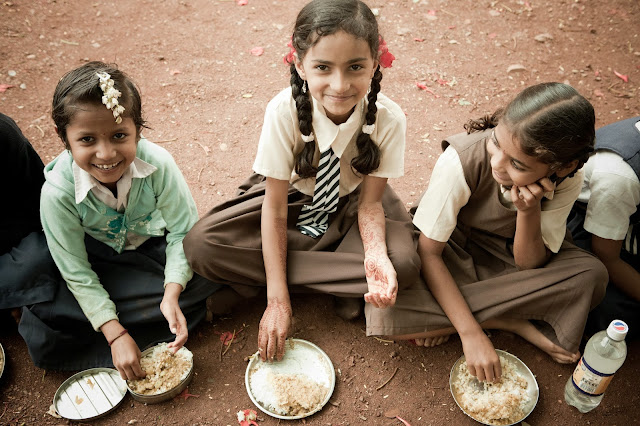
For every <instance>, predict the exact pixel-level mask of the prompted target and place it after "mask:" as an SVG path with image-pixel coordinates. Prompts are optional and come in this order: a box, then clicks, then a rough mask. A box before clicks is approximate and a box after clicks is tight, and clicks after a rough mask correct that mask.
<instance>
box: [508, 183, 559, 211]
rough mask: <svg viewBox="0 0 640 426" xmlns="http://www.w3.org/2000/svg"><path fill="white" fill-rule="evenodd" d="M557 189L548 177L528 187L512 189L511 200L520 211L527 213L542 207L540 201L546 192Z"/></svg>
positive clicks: (514, 187)
mask: <svg viewBox="0 0 640 426" xmlns="http://www.w3.org/2000/svg"><path fill="white" fill-rule="evenodd" d="M554 189H555V184H554V183H553V182H551V180H550V179H549V178H547V177H544V178H542V179H540V180H539V181H537V182H534V183H532V184H529V185H527V186H516V185H513V186H512V187H511V199H512V200H513V205H514V206H515V208H516V209H518V211H527V210H530V209H533V208H536V207H538V208H539V207H540V201H541V200H542V197H543V196H544V193H545V192H550V191H553V190H554Z"/></svg>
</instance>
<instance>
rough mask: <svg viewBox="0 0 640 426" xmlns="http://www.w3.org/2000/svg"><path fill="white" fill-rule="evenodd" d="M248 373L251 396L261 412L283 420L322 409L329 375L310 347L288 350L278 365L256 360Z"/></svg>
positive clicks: (327, 389)
mask: <svg viewBox="0 0 640 426" xmlns="http://www.w3.org/2000/svg"><path fill="white" fill-rule="evenodd" d="M256 361H257V365H256V367H255V368H254V369H253V370H252V371H251V372H250V376H249V386H250V388H251V394H252V395H253V397H254V398H255V399H256V400H257V401H258V402H259V403H260V404H262V406H263V407H264V408H266V409H267V410H268V411H271V412H272V413H276V414H279V415H283V416H298V415H302V414H306V413H309V412H311V411H314V410H315V409H316V408H318V407H319V406H321V405H322V403H323V402H324V400H325V398H326V396H327V393H328V392H329V386H330V374H329V371H328V369H327V366H326V364H325V361H324V360H323V358H321V356H320V355H319V354H318V353H317V352H315V351H314V350H313V349H312V348H310V347H305V346H304V345H296V346H295V348H294V349H290V348H288V349H287V351H286V353H285V356H284V358H283V359H282V361H280V362H272V363H266V362H262V361H260V360H259V359H258V360H256Z"/></svg>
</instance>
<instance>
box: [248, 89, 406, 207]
mask: <svg viewBox="0 0 640 426" xmlns="http://www.w3.org/2000/svg"><path fill="white" fill-rule="evenodd" d="M311 99H312V102H313V133H314V134H315V138H316V140H315V141H314V142H308V143H315V144H316V153H315V156H314V165H316V166H317V164H318V161H319V159H320V152H324V151H326V150H327V149H329V147H331V148H332V149H333V152H334V153H335V155H336V156H337V157H338V158H340V196H341V197H342V196H343V195H346V194H349V193H351V192H353V190H355V189H356V188H357V187H358V185H359V184H360V182H362V179H363V176H362V175H359V174H357V173H356V172H354V170H353V169H352V167H351V160H352V159H353V158H354V157H355V156H357V155H358V149H357V148H356V139H357V137H358V135H359V134H360V132H361V129H362V125H363V124H364V123H365V120H364V114H365V108H366V107H367V102H366V98H363V99H362V100H361V101H360V102H358V104H357V105H356V106H355V108H354V112H353V113H352V114H351V116H350V117H349V119H348V120H347V121H346V122H345V123H342V124H339V125H338V124H334V123H333V122H332V121H331V120H330V119H329V118H328V117H327V115H326V113H325V111H324V107H323V106H322V105H321V104H320V103H319V102H317V101H316V100H315V99H314V98H313V97H312V98H311ZM376 106H377V107H378V112H377V114H376V123H375V129H374V131H373V133H372V134H371V139H372V140H373V141H374V142H375V143H376V144H377V145H378V147H379V148H380V166H379V167H378V169H377V170H375V171H374V172H372V173H370V174H369V175H370V176H377V177H382V178H397V177H400V176H402V175H403V174H404V147H405V133H406V128H407V120H406V117H405V115H404V112H402V109H400V107H399V106H398V105H397V104H396V103H395V102H393V101H392V100H391V99H389V98H387V97H386V96H384V95H383V94H381V93H379V94H378V100H377V102H376ZM304 144H305V142H303V141H302V138H301V133H300V128H299V125H298V114H297V109H296V103H295V101H294V100H293V98H292V96H291V87H289V88H287V89H284V90H283V91H281V92H280V93H279V94H277V95H276V96H275V97H274V98H273V99H272V100H271V101H270V102H269V104H268V105H267V109H266V112H265V114H264V124H263V126H262V132H261V134H260V141H259V143H258V153H257V155H256V159H255V161H254V163H253V170H254V171H255V172H256V173H259V174H261V175H263V176H266V177H270V178H274V179H280V180H288V181H289V182H291V183H292V184H293V186H294V187H295V188H296V189H297V190H298V191H300V192H302V193H304V194H307V195H311V196H312V195H313V191H314V188H315V177H312V178H309V179H300V178H299V177H298V175H297V174H296V173H295V171H294V158H295V155H296V154H297V153H298V152H300V151H302V148H303V147H304ZM318 147H319V149H318Z"/></svg>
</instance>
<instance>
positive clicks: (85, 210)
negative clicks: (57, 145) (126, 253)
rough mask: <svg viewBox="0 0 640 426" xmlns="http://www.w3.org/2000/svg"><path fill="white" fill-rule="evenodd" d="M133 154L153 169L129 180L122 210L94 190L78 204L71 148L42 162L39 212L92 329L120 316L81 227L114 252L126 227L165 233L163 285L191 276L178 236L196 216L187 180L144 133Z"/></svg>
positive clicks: (62, 270)
mask: <svg viewBox="0 0 640 426" xmlns="http://www.w3.org/2000/svg"><path fill="white" fill-rule="evenodd" d="M136 156H137V157H138V158H139V159H141V160H143V161H145V162H147V163H149V164H151V165H153V166H155V167H156V168H157V170H156V171H155V172H153V173H152V174H151V175H149V176H147V177H145V178H142V179H140V178H134V179H133V180H132V183H131V190H130V192H129V198H128V203H127V208H126V209H125V211H124V212H122V213H119V212H117V211H115V210H114V209H112V208H110V207H108V206H107V205H105V204H104V203H103V202H102V201H100V200H98V199H97V198H96V197H95V195H94V194H93V193H92V192H89V193H88V194H87V197H86V198H85V199H84V200H83V201H82V202H81V203H80V204H76V201H75V181H74V177H73V169H72V163H73V157H72V156H71V153H70V152H69V151H64V152H63V153H61V154H60V155H59V156H58V157H56V158H55V159H54V160H53V161H51V163H49V164H47V166H46V167H45V178H46V181H45V183H44V186H43V187H42V193H41V197H40V216H41V220H42V225H43V228H44V232H45V235H46V237H47V243H48V245H49V250H50V251H51V256H52V257H53V260H54V261H55V263H56V265H57V266H58V269H59V270H60V273H61V274H62V277H63V278H64V279H65V281H66V282H67V286H68V287H69V290H70V291H71V292H72V293H73V295H74V297H75V298H76V300H77V301H78V304H79V305H80V307H81V308H82V311H83V312H84V314H85V315H86V316H87V318H88V319H89V321H90V322H91V325H92V326H93V327H94V329H95V330H96V331H98V330H99V329H100V327H101V326H102V325H103V324H104V323H106V322H107V321H110V320H112V319H117V318H118V316H117V314H116V307H115V304H114V303H113V302H112V301H111V299H110V298H109V294H108V293H107V291H106V290H105V289H104V288H103V287H102V285H101V284H100V280H99V278H98V276H97V275H96V273H95V272H94V271H93V270H92V269H91V264H90V263H89V261H88V255H87V251H86V248H85V244H84V237H85V233H86V234H89V235H91V236H92V237H93V238H95V239H97V240H98V241H102V242H103V243H105V244H107V245H108V246H110V247H112V248H113V249H114V250H115V251H117V252H118V253H121V252H122V251H123V250H124V247H125V244H126V236H127V233H128V232H134V233H136V234H138V235H146V236H150V237H159V236H163V235H165V233H166V236H167V249H166V257H167V263H166V265H165V270H164V274H165V279H164V283H165V285H166V284H167V283H171V282H174V283H178V284H180V285H182V286H183V288H184V287H185V286H186V284H187V282H188V281H189V280H190V279H191V277H192V276H193V271H192V270H191V268H190V267H189V264H188V263H187V259H186V257H185V254H184V250H183V247H182V240H183V239H184V237H185V235H186V234H187V232H188V231H189V230H190V229H191V227H192V226H193V225H194V224H195V223H196V221H197V220H198V212H197V209H196V205H195V202H194V200H193V197H192V196H191V192H190V191H189V187H188V185H187V182H186V181H185V179H184V177H183V176H182V173H181V172H180V169H178V166H177V164H176V163H175V161H174V159H173V157H171V154H169V152H168V151H166V150H165V149H164V148H162V147H160V146H158V145H155V144H153V143H151V142H149V141H147V140H146V139H144V138H142V139H140V141H139V142H138V149H137V153H136Z"/></svg>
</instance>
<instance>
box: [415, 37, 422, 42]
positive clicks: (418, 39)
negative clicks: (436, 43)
mask: <svg viewBox="0 0 640 426" xmlns="http://www.w3.org/2000/svg"><path fill="white" fill-rule="evenodd" d="M413 41H424V39H423V38H418V37H416V38H414V39H413Z"/></svg>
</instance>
